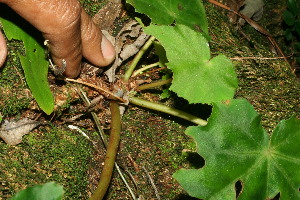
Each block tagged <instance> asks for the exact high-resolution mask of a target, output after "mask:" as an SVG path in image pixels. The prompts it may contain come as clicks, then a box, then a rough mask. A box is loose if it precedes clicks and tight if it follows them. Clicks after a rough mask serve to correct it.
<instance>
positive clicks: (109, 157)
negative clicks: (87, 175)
mask: <svg viewBox="0 0 300 200" xmlns="http://www.w3.org/2000/svg"><path fill="white" fill-rule="evenodd" d="M110 109H111V132H110V136H109V142H108V146H107V152H106V156H105V161H104V166H103V169H102V172H101V176H100V180H99V184H98V186H97V189H96V191H95V192H94V193H93V194H92V196H91V198H89V200H101V199H103V197H104V195H105V193H106V191H107V188H108V186H109V183H110V180H111V176H112V173H113V169H114V164H115V160H116V156H117V152H118V147H119V143H120V132H121V116H120V110H119V104H118V103H117V102H111V103H110Z"/></svg>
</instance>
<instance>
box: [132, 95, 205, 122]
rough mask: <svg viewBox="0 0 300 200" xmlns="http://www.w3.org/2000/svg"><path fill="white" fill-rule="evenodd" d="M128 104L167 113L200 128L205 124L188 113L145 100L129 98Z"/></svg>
mask: <svg viewBox="0 0 300 200" xmlns="http://www.w3.org/2000/svg"><path fill="white" fill-rule="evenodd" d="M129 102H130V103H133V104H135V105H138V106H142V107H145V108H149V109H152V110H157V111H160V112H164V113H167V114H170V115H174V116H176V117H180V118H182V119H185V120H188V121H191V122H193V123H195V124H198V125H200V126H205V125H206V124H207V121H205V120H203V119H201V118H198V117H196V116H194V115H191V114H189V113H186V112H183V111H181V110H178V109H175V108H170V107H168V106H165V105H163V104H159V103H154V102H151V101H147V100H144V99H140V98H137V97H130V98H129Z"/></svg>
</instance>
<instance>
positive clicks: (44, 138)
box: [0, 0, 300, 200]
mask: <svg viewBox="0 0 300 200" xmlns="http://www.w3.org/2000/svg"><path fill="white" fill-rule="evenodd" d="M82 2H83V5H84V6H85V9H86V10H87V12H88V13H89V14H90V15H94V14H95V13H97V11H98V10H99V9H100V8H101V7H102V6H103V5H104V4H105V3H106V1H82ZM204 4H205V7H206V10H207V15H208V19H209V26H210V34H211V37H212V41H211V42H210V45H211V51H212V55H216V54H219V53H222V54H225V55H226V56H228V57H230V58H234V57H264V58H267V57H274V54H273V53H272V52H271V50H270V45H269V43H268V42H266V38H265V37H264V36H263V35H261V34H260V33H258V32H257V31H255V30H254V29H253V28H252V27H251V26H249V25H246V26H245V27H243V31H244V32H245V33H247V34H248V35H249V36H250V37H251V41H250V42H249V41H248V40H247V39H245V38H244V37H243V36H242V35H240V34H239V33H238V32H237V31H236V30H235V26H234V25H232V24H230V23H229V21H228V18H227V16H226V12H225V11H224V10H221V9H220V8H216V7H215V6H213V5H211V4H209V3H208V2H204ZM284 7H285V5H284V2H283V1H279V0H276V3H275V2H273V1H266V9H265V12H264V16H265V17H264V18H263V19H262V21H261V22H260V24H261V25H262V26H263V27H265V28H266V29H268V31H270V33H271V34H272V35H275V39H276V40H278V41H279V44H280V46H281V48H282V49H285V48H287V47H286V44H285V43H284V40H283V39H282V38H283V35H282V33H283V29H282V19H281V18H280V17H278V16H282V12H283V10H284V9H283V8H284ZM132 15H134V13H131V12H129V13H128V12H127V11H126V10H124V7H123V10H122V11H121V12H120V15H119V16H118V17H117V18H116V19H115V20H114V23H113V25H111V26H112V29H113V30H112V32H117V31H118V30H120V26H121V25H122V24H123V23H124V22H126V20H128V18H130V17H131V16H132ZM270 16H277V17H270ZM270 19H272V20H270ZM19 46H20V44H19V43H15V42H10V43H9V49H10V53H9V60H8V61H7V63H6V66H5V67H4V68H3V69H1V70H2V71H1V76H0V81H1V91H3V92H1V94H0V96H1V97H0V100H1V101H0V107H1V114H2V116H3V117H4V118H6V119H7V118H14V119H20V118H23V117H28V118H32V119H35V118H38V119H39V120H40V121H44V122H47V123H48V125H46V126H42V127H40V128H38V129H36V130H34V131H33V132H32V133H31V134H29V135H26V136H24V139H23V142H22V143H21V144H20V145H17V146H8V145H6V144H5V143H4V142H3V141H2V140H1V141H0V158H1V160H3V161H5V162H1V163H0V171H1V172H2V173H1V174H0V199H7V198H9V197H11V196H12V195H13V194H15V193H16V191H18V190H20V189H23V188H25V187H27V186H31V185H34V184H41V183H45V182H48V181H55V182H57V183H60V184H62V185H63V186H64V188H65V199H87V198H88V197H89V196H90V195H91V194H92V192H93V191H94V190H95V188H96V187H97V184H98V180H99V176H100V173H101V169H102V166H103V161H104V156H105V148H104V145H103V143H102V141H101V139H100V137H99V134H98V133H97V131H98V130H97V127H96V125H95V123H94V122H93V120H92V116H91V114H90V113H91V111H92V112H95V113H96V114H97V116H98V117H99V120H100V124H101V128H102V129H103V132H104V134H105V135H106V136H107V137H108V135H109V129H110V120H111V119H110V111H109V109H108V107H109V100H107V99H106V98H102V99H100V103H97V104H96V106H95V107H94V108H93V109H92V110H90V109H89V108H87V107H86V106H85V105H84V103H83V101H82V100H81V99H80V96H79V95H78V94H77V92H76V91H75V90H74V85H73V86H72V85H70V84H65V83H64V82H62V81H59V80H56V78H55V77H54V76H53V75H52V74H51V73H49V82H50V84H51V88H52V90H53V91H55V92H54V93H55V96H56V105H57V106H56V111H55V113H54V114H52V115H50V116H47V115H45V114H43V112H42V111H40V110H39V109H38V107H37V106H36V104H35V103H34V101H33V99H32V96H31V94H30V92H29V90H28V89H27V86H26V84H25V80H24V75H23V72H22V68H21V66H20V64H19V61H18V60H17V59H16V56H15V55H16V52H17V50H18V49H20V47H19ZM156 60H157V58H156V57H155V55H154V54H153V52H150V53H148V54H147V55H146V56H145V58H144V61H143V62H144V63H146V64H147V63H153V62H155V61H156ZM129 62H130V60H129ZM234 63H235V66H236V71H237V74H238V77H239V80H240V84H239V89H238V91H237V93H236V98H241V97H243V98H246V99H247V100H249V101H250V102H251V103H252V105H253V106H254V107H255V109H256V110H257V111H258V112H259V113H260V114H261V115H262V124H263V126H264V128H265V129H266V131H267V132H268V133H269V134H271V133H272V130H273V129H274V127H275V126H276V124H277V123H278V122H279V121H280V120H282V119H288V118H289V117H291V116H293V115H296V116H297V117H298V118H299V117H300V101H299V92H300V91H299V90H300V89H299V88H300V87H299V86H300V85H299V80H298V79H297V78H295V76H294V74H293V73H291V70H290V68H289V66H288V65H287V64H286V63H285V62H284V61H283V60H281V59H277V60H267V59H262V60H258V59H245V60H237V61H234ZM86 67H87V66H86ZM126 68H127V65H126V63H124V65H123V66H122V67H121V70H120V71H119V72H118V75H120V76H121V75H122V74H123V73H124V69H126ZM84 74H85V77H84V79H85V80H86V81H88V82H90V83H96V84H99V83H100V82H101V83H102V85H101V86H102V87H107V88H109V85H108V84H107V79H105V77H103V76H101V72H100V71H97V72H93V74H88V73H87V72H86V73H84ZM161 75H162V74H161V73H160V72H153V73H150V76H148V75H147V76H144V77H140V78H141V79H144V80H147V79H149V78H152V79H154V80H155V79H160V78H161ZM76 87H77V86H76ZM160 89H161V88H158V89H157V90H156V89H155V90H151V91H146V92H143V93H141V94H140V96H141V97H142V98H144V99H148V100H151V101H154V102H163V103H165V104H168V105H171V106H174V107H177V108H180V109H184V110H185V111H191V112H192V114H195V115H197V116H199V117H202V118H203V119H207V118H208V117H209V114H210V112H211V107H210V106H208V105H187V102H185V101H184V100H183V99H180V98H178V97H176V96H175V95H174V94H172V96H171V98H169V99H167V100H161V99H160V94H161V90H160ZM83 90H84V91H85V92H86V94H87V96H88V98H89V99H90V100H92V99H95V98H97V96H99V93H98V92H97V91H95V90H93V89H91V88H89V87H83ZM70 124H71V125H76V126H78V127H80V129H81V130H83V131H85V133H86V134H87V135H88V136H89V137H90V139H86V138H85V137H83V136H82V135H81V134H80V133H78V132H76V131H71V130H70V129H69V128H68V126H67V125H70ZM191 125H193V124H191V123H189V122H186V121H183V120H180V119H178V118H175V117H172V116H169V115H166V114H162V113H158V112H153V111H150V110H147V109H143V108H139V107H136V106H133V105H129V106H128V107H127V108H126V111H125V113H124V115H123V117H122V133H121V143H120V147H119V153H118V157H117V163H118V165H119V166H120V168H121V171H122V172H123V174H124V176H125V179H126V180H127V181H128V182H129V186H130V188H131V189H132V190H133V191H134V193H135V195H136V196H140V199H142V198H144V199H158V197H157V196H158V195H159V196H160V199H170V200H185V199H186V200H192V199H195V198H192V197H190V196H189V195H187V194H186V193H185V192H184V191H183V189H182V188H181V187H180V185H179V184H178V183H177V182H176V181H175V180H174V179H173V178H172V174H173V173H174V172H175V171H176V170H178V169H180V168H183V167H184V168H199V167H201V166H203V164H204V163H203V160H202V159H201V157H200V156H199V155H197V154H196V153H194V152H195V150H196V147H195V144H194V142H193V141H192V139H191V138H189V137H188V136H186V135H185V134H184V130H185V128H186V127H188V126H191ZM20 171H21V173H22V175H19V174H18V173H17V172H20ZM151 182H153V183H154V184H151ZM106 199H109V200H118V199H120V200H121V199H122V200H124V199H132V196H131V195H130V193H129V192H128V189H127V188H126V186H125V185H124V183H123V182H122V180H121V178H120V175H119V174H118V173H117V171H116V170H115V171H114V175H113V178H112V182H111V185H110V188H109V190H108V192H107V195H106Z"/></svg>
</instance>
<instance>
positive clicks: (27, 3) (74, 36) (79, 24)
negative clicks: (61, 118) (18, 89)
mask: <svg viewBox="0 0 300 200" xmlns="http://www.w3.org/2000/svg"><path fill="white" fill-rule="evenodd" d="M0 3H5V4H7V5H8V6H9V7H11V8H12V9H13V10H14V11H15V12H16V13H18V14H19V15H20V16H22V17H23V18H24V19H26V20H27V21H28V22H30V23H31V24H32V25H33V26H35V27H36V28H37V29H38V30H40V31H41V32H42V34H43V36H44V38H45V39H46V40H48V41H49V42H48V45H49V48H50V52H51V55H52V59H53V61H54V63H55V64H56V65H58V66H61V65H62V60H65V61H66V63H67V67H66V70H65V72H64V76H66V77H69V78H74V77H77V76H78V75H79V73H80V63H81V59H82V57H85V58H86V59H87V60H89V61H90V62H91V63H92V64H94V65H96V66H99V67H102V66H107V65H109V64H110V63H111V62H112V61H113V60H114V58H115V50H114V47H113V45H112V44H111V43H110V42H109V41H108V40H107V39H106V38H105V37H104V36H103V35H102V33H101V30H100V29H99V28H98V27H97V26H96V25H95V24H94V23H93V22H92V20H91V18H90V17H89V15H88V14H87V13H86V12H85V11H84V10H83V9H82V8H81V6H80V3H79V2H78V0H0ZM1 36H2V35H1V32H0V66H1V65H3V62H4V60H5V57H6V54H7V50H6V44H5V41H4V40H3V38H2V37H1Z"/></svg>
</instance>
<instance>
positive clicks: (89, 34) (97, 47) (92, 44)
mask: <svg viewBox="0 0 300 200" xmlns="http://www.w3.org/2000/svg"><path fill="white" fill-rule="evenodd" d="M81 38H82V52H83V56H84V57H85V58H86V59H88V60H89V61H90V62H91V63H93V64H94V65H97V66H107V65H109V64H110V63H111V62H112V61H113V60H114V58H115V54H116V53H115V49H114V46H113V45H112V44H111V43H110V42H109V41H108V40H107V39H106V37H105V36H104V35H103V34H102V32H101V30H100V29H99V28H98V27H97V26H96V25H95V24H94V23H93V21H92V20H91V18H90V17H89V16H88V14H86V13H85V12H84V11H83V12H82V13H81Z"/></svg>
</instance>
